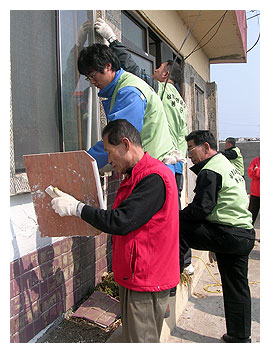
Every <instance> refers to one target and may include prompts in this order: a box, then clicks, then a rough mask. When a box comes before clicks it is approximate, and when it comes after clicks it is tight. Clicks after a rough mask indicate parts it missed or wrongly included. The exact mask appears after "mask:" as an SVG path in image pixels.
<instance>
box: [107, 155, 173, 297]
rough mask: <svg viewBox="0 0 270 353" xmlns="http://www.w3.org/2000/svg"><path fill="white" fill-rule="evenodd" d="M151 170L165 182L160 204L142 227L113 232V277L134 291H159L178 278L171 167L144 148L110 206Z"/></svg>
mask: <svg viewBox="0 0 270 353" xmlns="http://www.w3.org/2000/svg"><path fill="white" fill-rule="evenodd" d="M152 173H155V174H158V175H160V176H161V178H162V179H163V181H164V183H165V187H166V200H165V203H164V205H163V207H162V208H161V209H160V210H159V211H158V212H157V213H156V214H155V215H154V216H153V217H152V218H151V219H150V220H149V221H148V222H147V223H146V224H145V225H143V226H142V227H140V228H138V229H136V230H135V231H133V232H131V233H129V234H127V235H114V236H113V258H112V268H113V273H114V279H115V281H116V282H117V283H118V284H120V285H121V286H123V287H126V288H129V289H132V290H135V291H146V292H159V291H162V290H165V289H170V288H173V287H175V286H176V285H177V284H178V283H179V281H180V266H179V206H178V192H177V187H176V182H175V176H174V175H173V173H172V172H171V170H170V169H169V168H168V167H166V166H165V165H164V164H163V163H162V162H160V161H158V160H156V159H154V158H152V157H150V155H149V154H148V153H147V152H146V153H145V154H144V157H143V158H142V159H141V160H140V161H139V162H138V163H137V164H136V165H135V167H134V168H133V171H132V175H131V176H126V177H125V179H124V180H123V181H122V183H121V185H120V188H119V190H118V192H117V195H116V198H115V201H114V205H113V208H114V209H116V208H117V207H118V206H119V205H120V203H121V202H122V201H124V200H125V199H127V197H128V196H129V195H130V194H131V192H132V190H133V189H134V187H135V186H136V185H137V184H138V182H139V181H140V180H141V179H142V178H144V177H146V176H147V175H149V174H152Z"/></svg>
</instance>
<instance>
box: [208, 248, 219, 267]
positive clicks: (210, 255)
mask: <svg viewBox="0 0 270 353" xmlns="http://www.w3.org/2000/svg"><path fill="white" fill-rule="evenodd" d="M208 257H209V261H210V263H211V264H212V263H213V262H215V261H217V257H216V253H214V252H213V251H209V254H208Z"/></svg>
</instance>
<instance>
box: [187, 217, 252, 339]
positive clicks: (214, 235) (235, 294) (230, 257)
mask: <svg viewBox="0 0 270 353" xmlns="http://www.w3.org/2000/svg"><path fill="white" fill-rule="evenodd" d="M247 233H248V235H249V236H251V237H252V238H253V237H254V238H255V232H254V230H253V229H252V230H251V231H249V230H247ZM254 238H253V239H248V238H244V237H242V236H236V235H233V234H231V233H230V227H225V226H218V225H215V224H213V223H211V222H207V221H204V222H202V223H189V222H184V221H181V222H180V267H181V266H182V267H183V265H184V254H185V252H186V247H191V248H193V249H197V250H209V251H213V252H215V253H216V257H217V264H218V269H219V272H220V276H221V282H222V290H223V301H224V310H225V319H226V327H227V334H228V335H230V336H233V337H238V338H246V337H249V336H250V334H251V298H250V290H249V285H248V278H247V274H248V255H249V253H250V252H251V250H252V248H253V246H254Z"/></svg>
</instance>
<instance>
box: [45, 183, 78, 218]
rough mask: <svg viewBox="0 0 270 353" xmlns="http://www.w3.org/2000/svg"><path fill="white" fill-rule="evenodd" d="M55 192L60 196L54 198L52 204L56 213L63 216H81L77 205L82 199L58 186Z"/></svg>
mask: <svg viewBox="0 0 270 353" xmlns="http://www.w3.org/2000/svg"><path fill="white" fill-rule="evenodd" d="M54 192H55V193H56V195H57V196H58V197H55V198H54V199H52V201H51V204H52V208H53V209H54V211H55V212H56V213H58V214H59V215H60V216H61V217H64V216H77V215H78V216H79V214H77V206H78V205H79V203H81V202H80V201H78V200H76V199H75V198H74V197H73V196H71V195H69V194H66V193H65V192H63V191H61V190H59V189H57V188H55V189H54Z"/></svg>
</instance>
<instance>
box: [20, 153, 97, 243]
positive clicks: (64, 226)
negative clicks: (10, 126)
mask: <svg viewBox="0 0 270 353" xmlns="http://www.w3.org/2000/svg"><path fill="white" fill-rule="evenodd" d="M24 164H25V168H26V172H27V177H28V181H29V185H30V188H31V193H32V198H33V204H34V207H35V211H36V215H37V221H38V225H39V230H40V234H41V236H42V237H45V236H48V237H62V236H73V235H85V236H89V235H98V234H100V233H101V232H100V231H99V230H97V229H95V228H94V227H92V226H91V225H89V224H88V223H86V222H84V221H83V220H82V219H80V218H78V217H60V216H59V215H58V214H56V213H55V212H54V210H53V209H52V207H51V197H50V196H49V195H47V194H46V193H45V189H46V188H47V187H48V186H49V185H53V186H57V187H58V188H59V189H60V190H62V191H63V192H66V193H68V194H71V195H73V196H74V197H75V198H76V199H77V200H80V201H83V202H84V203H86V204H89V205H92V206H95V207H100V206H101V205H100V202H99V198H98V193H99V192H101V188H100V189H99V186H98V185H99V183H98V184H97V183H96V180H95V171H94V170H96V171H97V167H96V165H95V164H94V159H93V158H92V157H91V156H90V155H89V154H88V153H87V152H85V151H74V152H58V153H45V154H36V155H28V156H24ZM97 175H98V173H97ZM98 180H99V179H98Z"/></svg>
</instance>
